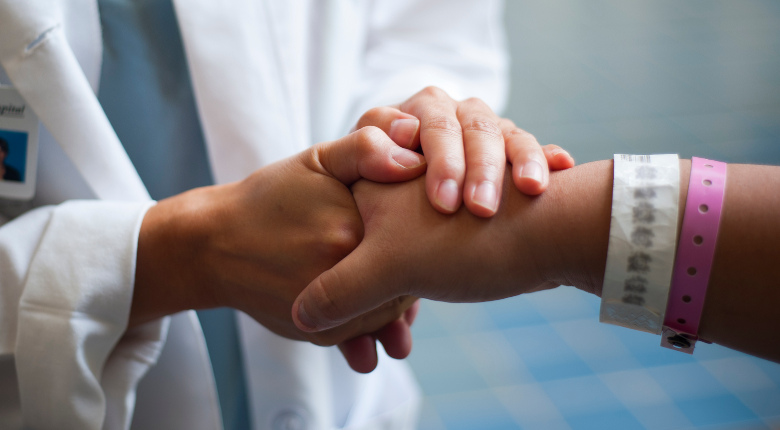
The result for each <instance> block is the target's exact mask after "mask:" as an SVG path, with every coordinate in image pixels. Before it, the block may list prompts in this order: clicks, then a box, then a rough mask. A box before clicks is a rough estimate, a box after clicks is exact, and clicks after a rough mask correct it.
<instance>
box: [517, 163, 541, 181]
mask: <svg viewBox="0 0 780 430" xmlns="http://www.w3.org/2000/svg"><path fill="white" fill-rule="evenodd" d="M542 169H543V167H542V165H541V164H539V162H538V161H533V160H531V161H529V162H527V163H525V165H523V173H522V175H521V177H523V178H529V179H533V180H534V181H536V182H538V183H540V184H541V183H542V175H543V173H542V172H543V170H542Z"/></svg>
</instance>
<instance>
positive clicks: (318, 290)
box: [292, 240, 402, 332]
mask: <svg viewBox="0 0 780 430" xmlns="http://www.w3.org/2000/svg"><path fill="white" fill-rule="evenodd" d="M369 249H371V246H370V245H367V242H366V241H365V240H364V241H363V242H362V243H361V244H360V245H359V246H358V247H357V248H356V249H355V250H354V251H353V252H352V253H351V254H349V255H348V256H346V257H345V258H344V259H343V260H341V261H340V262H338V263H337V264H336V265H335V266H333V268H331V269H329V270H327V271H325V272H323V273H322V274H321V275H320V276H318V277H317V279H315V280H313V281H312V282H311V283H310V284H309V285H308V286H307V287H306V288H305V289H304V290H303V291H301V293H300V294H299V295H298V298H296V299H295V302H294V303H293V307H292V314H293V315H292V316H293V321H294V322H295V325H296V326H297V327H298V328H299V329H301V330H303V331H306V332H316V331H322V330H326V329H329V328H333V327H336V326H339V325H341V324H343V323H345V322H347V321H349V320H351V319H353V318H355V317H358V316H360V315H362V314H364V313H366V312H369V311H371V310H373V309H376V308H378V307H380V306H381V305H382V304H384V303H386V302H388V301H390V300H392V299H395V298H397V297H399V296H401V295H402V293H401V292H397V291H395V289H394V287H393V285H391V284H392V283H387V282H383V280H387V279H388V277H387V276H383V275H382V274H381V273H379V272H378V269H379V266H380V265H377V264H376V256H370V255H369V252H368V251H369ZM372 257H373V258H372ZM372 260H373V261H372ZM395 284H397V283H395Z"/></svg>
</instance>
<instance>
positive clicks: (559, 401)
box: [409, 0, 780, 430]
mask: <svg viewBox="0 0 780 430" xmlns="http://www.w3.org/2000/svg"><path fill="white" fill-rule="evenodd" d="M506 15H507V23H508V25H507V27H508V31H509V42H510V47H511V49H512V53H513V60H514V63H513V65H514V68H513V72H512V73H513V75H512V84H513V88H512V94H511V98H510V106H509V109H508V111H507V113H506V114H507V116H509V117H510V118H512V119H513V120H514V121H515V122H516V123H517V124H518V125H519V126H520V127H523V128H525V129H527V130H528V131H530V132H531V133H533V134H534V135H535V136H536V137H537V139H538V140H539V141H540V142H541V143H543V144H546V143H555V144H559V145H561V146H563V147H565V148H566V149H568V150H569V151H570V152H571V153H572V155H574V157H575V158H576V159H577V161H578V162H580V163H583V162H587V161H591V160H598V159H608V158H611V157H612V154H614V153H678V154H680V156H681V157H691V156H693V155H695V156H700V157H706V158H712V159H716V160H722V161H726V162H729V163H738V162H742V163H761V164H775V165H780V2H777V1H775V0H741V1H731V0H710V1H707V2H703V1H680V0H674V1H672V0H654V1H652V2H651V1H639V0H632V1H626V0H593V1H590V0H589V1H580V0H533V1H528V0H523V1H518V0H508V1H507V11H506ZM598 307H599V299H598V298H597V297H595V296H591V295H588V294H586V293H583V292H580V291H578V290H575V289H573V288H569V287H561V288H558V289H556V290H551V291H545V292H540V293H534V294H530V295H527V296H521V297H515V298H511V299H507V300H502V301H498V302H492V303H484V304H468V305H461V304H446V303H434V302H424V303H423V307H422V310H421V313H420V317H419V320H418V322H417V323H415V327H414V335H415V346H414V351H413V352H412V355H411V357H410V359H409V360H410V362H411V364H412V367H413V368H414V370H415V371H416V373H417V375H418V377H419V379H420V383H421V385H422V387H423V391H424V393H425V396H426V397H425V405H424V408H423V416H422V420H421V424H420V428H421V429H422V430H443V429H447V430H460V429H463V430H476V429H486V430H503V429H543V430H554V429H598V430H608V429H620V430H631V429H712V430H714V429H718V430H726V429H735V430H736V429H739V430H743V429H780V364H776V363H772V362H768V361H765V360H761V359H757V358H754V357H750V356H747V355H745V354H742V353H739V352H736V351H732V350H729V349H727V348H724V347H721V346H717V345H707V344H703V343H699V344H698V345H697V346H696V352H695V354H694V355H693V356H688V355H686V354H682V353H679V352H675V351H671V350H668V349H664V348H661V347H660V346H659V342H660V338H659V337H658V336H654V335H650V334H646V333H642V332H636V331H632V330H628V329H624V328H620V327H615V326H610V325H606V324H600V323H599V322H598ZM778 307H780V303H779V304H778ZM779 338H780V337H779ZM767 341H770V342H771V341H774V342H778V341H779V340H777V339H767Z"/></svg>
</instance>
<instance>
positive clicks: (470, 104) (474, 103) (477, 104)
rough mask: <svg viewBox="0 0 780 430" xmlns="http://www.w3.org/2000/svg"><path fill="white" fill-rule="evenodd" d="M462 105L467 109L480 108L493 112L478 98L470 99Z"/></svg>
mask: <svg viewBox="0 0 780 430" xmlns="http://www.w3.org/2000/svg"><path fill="white" fill-rule="evenodd" d="M460 105H461V106H463V107H466V108H479V109H483V110H492V109H490V107H489V106H488V104H487V103H485V102H484V101H483V100H482V99H480V98H478V97H469V98H467V99H466V100H463V101H462V102H460Z"/></svg>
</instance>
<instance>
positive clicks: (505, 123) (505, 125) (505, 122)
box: [498, 118, 518, 130]
mask: <svg viewBox="0 0 780 430" xmlns="http://www.w3.org/2000/svg"><path fill="white" fill-rule="evenodd" d="M498 125H499V126H501V130H512V129H515V128H518V127H517V126H516V125H515V123H514V121H512V120H511V119H509V118H501V119H499V120H498Z"/></svg>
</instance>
